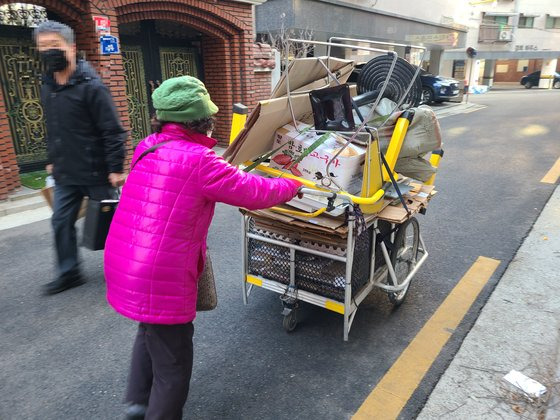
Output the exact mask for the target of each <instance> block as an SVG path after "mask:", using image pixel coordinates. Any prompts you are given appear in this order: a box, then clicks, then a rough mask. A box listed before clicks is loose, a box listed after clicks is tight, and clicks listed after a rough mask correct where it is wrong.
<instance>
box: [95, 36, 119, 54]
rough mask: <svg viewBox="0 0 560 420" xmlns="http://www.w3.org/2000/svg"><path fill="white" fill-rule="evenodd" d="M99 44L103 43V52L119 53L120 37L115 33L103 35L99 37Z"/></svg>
mask: <svg viewBox="0 0 560 420" xmlns="http://www.w3.org/2000/svg"><path fill="white" fill-rule="evenodd" d="M99 44H100V45H101V54H103V55H109V54H119V53H120V50H119V39H118V38H117V37H116V36H113V35H103V36H102V37H100V38H99Z"/></svg>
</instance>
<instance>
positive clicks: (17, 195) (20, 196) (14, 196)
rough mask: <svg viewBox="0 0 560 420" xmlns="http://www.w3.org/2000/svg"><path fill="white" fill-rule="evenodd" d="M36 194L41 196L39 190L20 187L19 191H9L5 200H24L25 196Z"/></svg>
mask: <svg viewBox="0 0 560 420" xmlns="http://www.w3.org/2000/svg"><path fill="white" fill-rule="evenodd" d="M38 196H41V190H32V189H31V188H26V187H21V189H20V190H19V191H16V192H14V193H11V194H10V195H9V196H8V200H7V201H19V200H25V199H26V198H30V197H38Z"/></svg>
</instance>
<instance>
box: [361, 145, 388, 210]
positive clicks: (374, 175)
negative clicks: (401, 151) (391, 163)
mask: <svg viewBox="0 0 560 420" xmlns="http://www.w3.org/2000/svg"><path fill="white" fill-rule="evenodd" d="M368 175H369V185H368V179H367V178H366V177H367V176H368ZM382 186H383V180H382V178H381V161H380V159H379V142H378V140H374V141H372V142H371V144H370V145H369V146H368V150H367V154H366V161H365V163H364V179H363V181H362V191H361V193H360V195H361V196H362V197H371V196H372V195H373V194H374V193H375V192H376V191H378V190H380V189H381V187H382ZM382 208H383V200H379V201H378V202H377V203H375V204H365V205H363V206H361V209H362V211H363V212H364V213H366V214H372V213H377V212H379V211H381V209H382Z"/></svg>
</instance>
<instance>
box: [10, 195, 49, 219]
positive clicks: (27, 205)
mask: <svg viewBox="0 0 560 420" xmlns="http://www.w3.org/2000/svg"><path fill="white" fill-rule="evenodd" d="M47 205H48V204H47V202H46V201H45V199H44V198H43V196H42V195H40V193H39V195H32V196H31V197H29V196H28V197H25V198H22V199H18V200H13V201H12V200H8V201H5V202H3V203H0V217H1V216H7V215H9V214H15V213H20V212H22V211H27V210H34V209H38V208H41V207H45V206H47Z"/></svg>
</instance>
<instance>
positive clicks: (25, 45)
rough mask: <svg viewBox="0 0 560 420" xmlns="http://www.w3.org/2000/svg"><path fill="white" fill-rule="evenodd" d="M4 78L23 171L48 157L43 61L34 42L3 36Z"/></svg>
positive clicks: (0, 67)
mask: <svg viewBox="0 0 560 420" xmlns="http://www.w3.org/2000/svg"><path fill="white" fill-rule="evenodd" d="M0 57H2V60H0V80H1V81H2V94H3V97H4V103H5V106H6V116H7V118H8V122H9V126H10V131H11V135H12V140H13V143H14V148H15V151H16V158H17V163H18V165H19V167H20V170H21V171H22V172H25V171H26V170H32V169H35V168H37V167H39V166H42V165H43V164H44V163H45V161H46V159H47V144H46V126H45V122H44V120H43V108H42V106H41V102H40V83H41V75H40V74H41V73H40V68H41V67H40V61H39V57H38V55H37V53H36V51H35V48H34V46H33V44H32V42H31V41H30V40H29V41H28V40H22V39H16V38H11V37H10V38H0Z"/></svg>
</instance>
